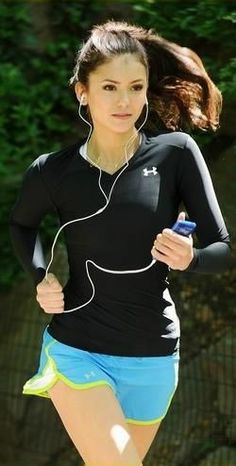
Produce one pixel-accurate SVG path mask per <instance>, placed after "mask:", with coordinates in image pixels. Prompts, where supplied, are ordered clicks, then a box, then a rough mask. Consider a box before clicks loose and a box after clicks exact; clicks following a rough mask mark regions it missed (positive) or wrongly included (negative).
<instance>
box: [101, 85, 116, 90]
mask: <svg viewBox="0 0 236 466" xmlns="http://www.w3.org/2000/svg"><path fill="white" fill-rule="evenodd" d="M103 89H104V90H105V91H113V90H114V89H115V86H113V85H112V84H106V85H105V86H103Z"/></svg>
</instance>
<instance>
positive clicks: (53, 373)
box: [22, 340, 113, 398]
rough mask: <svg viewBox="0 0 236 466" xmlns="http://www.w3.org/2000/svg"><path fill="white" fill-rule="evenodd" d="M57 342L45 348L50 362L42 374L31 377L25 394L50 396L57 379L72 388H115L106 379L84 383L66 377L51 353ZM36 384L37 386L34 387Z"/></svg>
mask: <svg viewBox="0 0 236 466" xmlns="http://www.w3.org/2000/svg"><path fill="white" fill-rule="evenodd" d="M54 343H56V340H54V341H51V342H50V343H49V344H48V346H46V348H45V353H46V355H47V357H48V362H47V363H46V365H45V367H44V369H43V371H42V375H38V374H37V375H35V376H33V377H32V378H31V379H29V380H28V381H27V382H26V383H25V385H24V387H23V392H22V393H23V395H38V396H42V397H44V398H50V395H49V393H48V390H49V389H50V388H51V387H52V386H53V385H54V384H55V383H56V382H57V380H61V381H63V382H64V383H65V384H66V385H68V386H69V387H71V388H74V389H77V390H83V389H86V388H92V387H97V386H98V385H108V386H109V387H111V389H112V390H113V387H112V385H111V384H110V383H109V382H107V381H106V380H98V381H97V382H87V383H82V384H77V383H74V382H71V381H70V380H69V379H67V377H65V376H64V375H63V374H61V373H60V372H59V371H58V370H57V366H56V363H55V361H54V359H53V358H52V356H50V354H49V352H48V351H49V348H50V347H51V346H52V345H53V344H54ZM43 378H45V379H46V380H47V379H49V381H48V382H47V383H45V385H42V386H41V387H40V388H37V385H38V383H39V382H40V381H42V379H43ZM34 385H36V387H35V388H34Z"/></svg>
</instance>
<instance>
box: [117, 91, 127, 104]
mask: <svg viewBox="0 0 236 466" xmlns="http://www.w3.org/2000/svg"><path fill="white" fill-rule="evenodd" d="M129 103H130V98H129V95H128V93H126V92H123V93H122V94H120V95H119V97H118V104H119V105H120V107H127V106H128V105H129Z"/></svg>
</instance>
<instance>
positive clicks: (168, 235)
mask: <svg viewBox="0 0 236 466" xmlns="http://www.w3.org/2000/svg"><path fill="white" fill-rule="evenodd" d="M162 235H163V241H165V244H169V245H170V244H171V242H174V243H175V244H177V245H179V246H180V247H186V245H187V244H189V243H191V240H192V238H191V237H189V236H183V235H179V234H178V233H175V232H174V231H172V230H170V229H169V228H165V229H164V230H163V231H162Z"/></svg>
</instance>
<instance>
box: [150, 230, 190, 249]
mask: <svg viewBox="0 0 236 466" xmlns="http://www.w3.org/2000/svg"><path fill="white" fill-rule="evenodd" d="M178 236H180V235H178ZM182 238H183V237H182ZM182 238H180V239H179V238H177V239H176V238H174V236H173V235H172V234H170V235H168V233H159V234H158V235H157V238H156V240H155V242H154V245H156V244H155V243H157V244H158V247H157V249H159V244H161V245H163V246H165V247H167V248H169V249H170V250H171V251H175V252H177V253H182V252H184V251H185V250H186V245H188V244H189V241H188V238H187V241H186V238H183V240H182Z"/></svg>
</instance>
